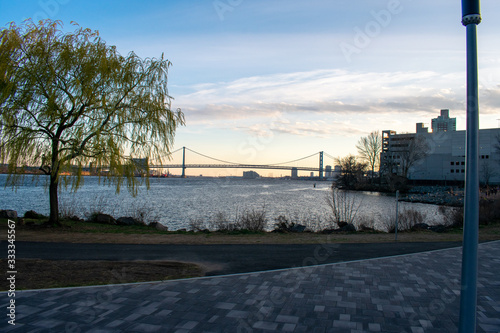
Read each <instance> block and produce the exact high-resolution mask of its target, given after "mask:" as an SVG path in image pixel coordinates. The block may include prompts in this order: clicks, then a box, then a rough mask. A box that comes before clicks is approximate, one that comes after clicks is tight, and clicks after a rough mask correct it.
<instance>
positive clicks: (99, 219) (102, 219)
mask: <svg viewBox="0 0 500 333" xmlns="http://www.w3.org/2000/svg"><path fill="white" fill-rule="evenodd" d="M94 222H96V223H100V224H116V221H115V219H114V218H113V216H111V215H108V214H102V213H97V214H96V215H95V217H94Z"/></svg>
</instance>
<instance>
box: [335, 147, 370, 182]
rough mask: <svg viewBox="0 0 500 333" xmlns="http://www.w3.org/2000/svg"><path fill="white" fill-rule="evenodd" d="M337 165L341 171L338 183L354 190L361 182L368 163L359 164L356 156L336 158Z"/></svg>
mask: <svg viewBox="0 0 500 333" xmlns="http://www.w3.org/2000/svg"><path fill="white" fill-rule="evenodd" d="M336 163H337V164H338V165H339V166H340V169H341V174H340V177H339V179H338V182H339V183H340V184H341V185H343V186H344V187H345V188H346V189H352V188H354V187H355V185H356V184H357V183H358V182H360V181H361V179H362V178H363V175H364V173H365V171H366V167H367V164H366V163H362V162H358V160H357V159H356V156H354V155H349V156H346V157H343V158H340V157H339V158H336Z"/></svg>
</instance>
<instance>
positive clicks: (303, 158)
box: [267, 153, 318, 166]
mask: <svg viewBox="0 0 500 333" xmlns="http://www.w3.org/2000/svg"><path fill="white" fill-rule="evenodd" d="M316 155H318V153H314V154H312V155H309V156H306V157H302V158H299V159H296V160H293V161H288V162H282V163H274V164H267V165H269V166H273V165H281V164H288V163H294V162H298V161H302V160H305V159H306V158H309V157H312V156H316Z"/></svg>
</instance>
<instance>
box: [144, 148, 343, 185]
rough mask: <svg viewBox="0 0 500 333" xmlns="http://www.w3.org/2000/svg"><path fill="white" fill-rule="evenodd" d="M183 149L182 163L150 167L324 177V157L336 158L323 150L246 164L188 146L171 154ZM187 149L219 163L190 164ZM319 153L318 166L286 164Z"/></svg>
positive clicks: (183, 171) (183, 175) (183, 174)
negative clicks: (302, 173)
mask: <svg viewBox="0 0 500 333" xmlns="http://www.w3.org/2000/svg"><path fill="white" fill-rule="evenodd" d="M181 150H182V163H177V164H154V165H149V168H150V169H176V168H177V169H182V175H181V177H183V178H184V177H186V169H191V168H193V169H194V168H197V169H210V168H216V169H224V168H230V169H234V168H238V169H269V170H290V171H291V173H292V174H291V175H292V177H294V176H295V177H296V176H297V174H296V172H297V171H299V170H300V171H311V172H317V173H318V176H319V178H320V179H321V178H324V172H325V169H324V167H323V162H324V157H325V156H326V157H329V158H331V159H332V160H334V159H335V158H334V157H333V156H331V155H329V154H327V153H325V152H323V151H320V152H317V153H314V154H311V155H308V156H305V157H302V158H298V159H295V160H292V161H286V162H281V163H274V164H246V163H237V162H230V161H224V160H221V159H217V158H214V157H211V156H208V155H205V154H202V153H199V152H197V151H194V150H192V149H189V148H187V147H182V148H179V149H177V150H175V151H173V152H172V153H171V155H173V154H175V153H176V152H179V151H181ZM186 151H189V152H192V153H194V154H196V155H199V156H202V157H205V158H208V159H210V160H213V161H215V162H217V163H197V164H194V163H192V164H189V163H186ZM315 155H317V156H318V164H317V165H318V166H317V167H311V166H296V165H294V166H290V165H286V164H291V163H297V162H300V161H303V160H305V159H308V158H311V157H313V156H315Z"/></svg>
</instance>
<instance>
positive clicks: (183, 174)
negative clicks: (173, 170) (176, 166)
mask: <svg viewBox="0 0 500 333" xmlns="http://www.w3.org/2000/svg"><path fill="white" fill-rule="evenodd" d="M181 178H186V147H182V175H181Z"/></svg>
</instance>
